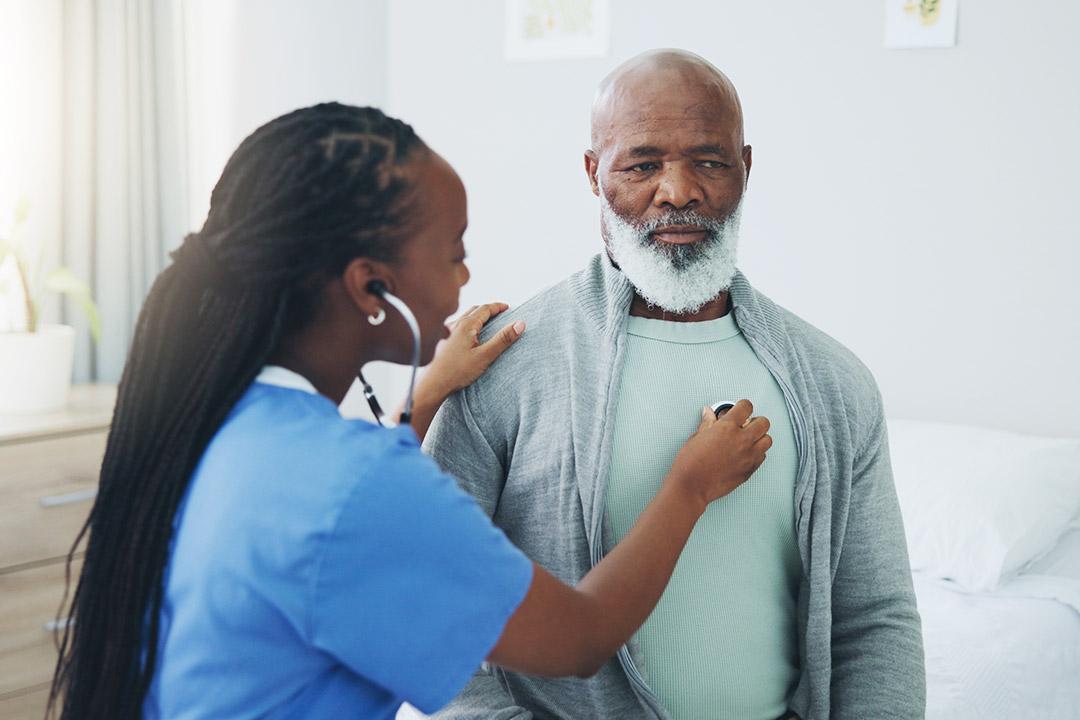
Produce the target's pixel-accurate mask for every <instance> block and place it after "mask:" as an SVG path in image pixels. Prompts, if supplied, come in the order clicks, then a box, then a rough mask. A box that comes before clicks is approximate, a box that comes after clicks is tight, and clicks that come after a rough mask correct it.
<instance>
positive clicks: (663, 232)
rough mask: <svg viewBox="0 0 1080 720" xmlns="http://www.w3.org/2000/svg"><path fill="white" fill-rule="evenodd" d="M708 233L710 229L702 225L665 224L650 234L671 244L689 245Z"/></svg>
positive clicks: (703, 237)
mask: <svg viewBox="0 0 1080 720" xmlns="http://www.w3.org/2000/svg"><path fill="white" fill-rule="evenodd" d="M708 234H709V231H708V230H706V229H705V228H703V227H701V226H700V225H665V226H664V227H660V228H657V229H656V230H653V231H652V232H651V233H650V234H649V235H650V237H652V239H653V240H659V241H660V242H664V243H668V244H670V245H689V244H690V243H696V242H700V241H701V240H704V239H705V237H706V236H707V235H708Z"/></svg>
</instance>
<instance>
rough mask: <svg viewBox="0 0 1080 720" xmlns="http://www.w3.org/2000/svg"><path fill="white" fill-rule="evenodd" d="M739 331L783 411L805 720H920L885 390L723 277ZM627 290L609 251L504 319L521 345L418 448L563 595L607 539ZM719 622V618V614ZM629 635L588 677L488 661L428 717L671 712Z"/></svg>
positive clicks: (911, 603) (460, 398)
mask: <svg viewBox="0 0 1080 720" xmlns="http://www.w3.org/2000/svg"><path fill="white" fill-rule="evenodd" d="M730 294H731V300H732V307H733V312H734V313H735V321H736V323H737V324H738V326H739V328H740V330H741V331H742V333H743V335H744V336H745V338H746V340H747V341H748V342H749V343H750V346H751V347H752V348H753V350H754V352H755V353H756V354H757V356H758V357H759V358H760V359H761V361H762V362H763V363H764V364H765V366H766V367H767V368H768V369H769V370H770V371H771V372H772V374H773V376H774V377H775V378H776V380H777V382H778V384H779V385H780V388H781V389H782V391H783V393H784V396H785V397H786V399H787V402H788V409H789V413H790V417H791V422H792V426H793V427H794V428H795V435H796V438H795V440H796V446H797V449H798V458H799V462H798V467H799V469H798V474H797V478H796V485H795V508H796V519H795V522H796V531H797V534H798V541H799V553H800V556H801V558H802V566H803V569H804V570H803V576H802V581H801V584H800V590H799V599H798V627H799V657H800V667H801V673H800V678H799V683H798V685H797V687H796V689H795V692H794V695H793V697H792V699H791V703H790V705H791V709H792V710H794V711H795V712H797V713H798V714H799V715H800V716H801V717H802V718H804V719H805V720H822V719H824V718H829V717H832V718H921V717H923V714H924V706H925V695H926V687H925V675H924V668H923V648H922V636H921V631H920V621H919V614H918V611H917V610H916V607H915V595H914V592H913V589H912V581H911V575H910V571H909V569H908V559H907V549H906V545H905V543H904V530H903V524H902V521H901V518H900V510H899V506H898V504H897V500H896V491H895V488H894V486H893V480H892V470H891V467H890V465H889V450H888V439H887V436H886V427H885V419H884V413H883V409H882V402H881V396H880V394H879V392H878V389H877V385H876V384H875V382H874V379H873V377H872V376H871V374H870V372H869V371H868V370H867V369H866V367H865V366H864V365H863V364H862V363H861V362H860V361H859V360H858V359H857V358H856V357H855V356H854V355H853V354H852V353H851V352H850V351H848V350H847V349H845V348H844V347H843V346H841V345H840V344H839V343H837V342H836V341H835V340H833V339H832V338H830V337H829V336H827V335H825V334H824V333H822V332H821V331H819V330H817V329H815V328H813V327H811V326H810V325H809V324H807V323H806V322H804V321H803V320H801V319H799V318H798V317H796V316H795V315H793V314H792V313H790V312H788V311H787V310H785V309H783V308H781V307H779V306H778V305H776V304H775V303H773V302H772V301H771V300H769V299H768V298H767V297H765V296H764V295H762V294H760V293H758V292H757V291H756V290H754V289H753V288H752V287H751V286H750V284H749V283H748V282H747V280H746V278H745V277H744V276H743V275H742V274H741V273H740V274H738V275H737V276H736V277H735V279H734V281H733V284H732V287H731V290H730ZM632 297H633V289H632V287H631V285H630V283H629V281H628V280H627V279H626V277H625V276H624V275H623V274H622V273H621V272H620V271H619V270H618V269H617V268H615V267H613V266H612V265H611V263H610V262H609V261H608V259H607V257H606V256H604V255H597V256H595V257H594V258H593V259H592V260H591V261H590V262H589V264H588V266H587V267H586V268H585V269H584V270H582V271H581V272H578V273H576V274H574V275H572V276H571V277H569V278H568V279H567V280H565V281H564V282H562V283H560V284H558V285H556V286H554V287H552V288H550V289H548V290H546V291H544V292H542V293H540V294H539V295H537V296H535V297H534V298H532V299H531V300H529V301H528V302H526V303H525V304H523V305H521V306H520V307H518V308H515V309H514V310H512V311H509V312H506V313H504V314H503V315H502V316H500V317H499V318H497V320H496V321H495V322H493V323H491V324H489V325H488V326H487V327H486V328H485V330H484V337H488V336H490V335H491V334H492V333H494V332H496V331H497V330H498V329H499V328H500V327H502V326H504V325H505V324H506V323H508V322H511V321H512V320H516V319H522V320H524V321H525V322H526V324H527V329H526V331H525V335H524V336H523V337H522V338H521V340H519V341H518V342H517V343H516V344H515V345H514V346H513V347H511V348H510V349H509V350H507V351H506V353H505V354H504V355H503V356H502V357H501V358H500V359H499V360H498V361H496V362H495V364H494V365H493V366H492V367H491V368H490V369H489V370H488V371H487V372H486V373H485V374H484V375H483V376H482V377H481V378H480V379H479V380H478V381H477V382H476V383H474V384H473V385H471V386H470V387H468V388H467V389H466V390H464V391H462V392H460V393H457V394H455V395H454V396H452V397H451V398H450V399H448V400H447V401H446V403H444V405H443V407H442V409H441V410H440V411H439V414H438V415H437V417H436V418H435V421H434V423H433V424H432V426H431V429H430V430H429V432H428V435H427V439H426V442H425V448H426V449H427V450H428V452H430V453H431V454H432V455H433V456H434V457H435V458H436V459H437V460H438V462H439V463H440V464H441V465H442V467H443V468H444V469H445V470H446V471H447V472H449V473H452V474H453V475H454V476H456V477H457V478H459V479H460V482H461V484H462V486H463V487H464V488H465V489H466V490H467V491H468V492H469V493H471V494H472V495H473V496H475V497H476V499H477V501H478V502H479V503H480V505H481V507H483V509H484V510H485V511H486V512H487V513H488V514H490V515H491V516H492V518H493V519H494V521H495V523H496V524H497V525H498V526H499V527H501V528H502V529H503V530H504V531H505V532H506V534H507V536H508V537H509V538H510V540H512V541H513V542H514V543H515V544H516V545H517V546H518V547H520V548H521V549H522V550H524V551H525V553H526V554H527V555H528V556H529V557H530V558H532V559H533V560H534V561H536V562H537V563H539V564H540V565H542V566H544V567H545V568H547V569H548V570H549V571H550V572H552V573H553V574H554V575H556V576H557V577H559V578H560V579H562V580H563V581H564V582H567V583H570V584H574V583H576V582H577V581H578V580H580V579H581V577H582V576H583V575H585V573H586V572H588V570H589V569H590V568H591V567H592V566H593V565H594V564H596V563H597V562H598V561H599V560H600V558H601V556H602V548H603V546H604V542H603V540H604V537H605V536H604V534H603V533H604V532H605V529H604V522H603V515H604V513H603V508H604V497H603V493H604V491H605V488H606V485H607V472H608V468H609V465H610V461H611V431H612V426H613V425H614V423H612V422H609V420H610V419H611V418H612V417H613V414H614V411H615V406H616V400H617V397H616V396H617V393H618V388H619V378H620V372H621V369H622V364H623V356H624V350H625V347H626V342H625V338H626V319H627V317H628V316H629V307H630V301H631V299H632ZM717 611H718V612H723V608H718V609H717ZM637 653H638V650H637V648H636V646H635V644H634V643H633V642H631V643H630V644H629V645H628V646H627V647H624V648H623V649H622V650H621V651H620V652H619V654H618V657H617V658H615V659H612V660H611V661H609V662H608V663H607V664H606V665H605V666H604V667H603V668H602V669H601V671H600V672H599V673H598V674H596V675H595V676H593V677H592V678H589V679H585V680H582V679H577V678H560V679H547V678H539V677H533V676H528V675H522V674H519V673H513V672H509V671H504V670H502V669H500V668H491V667H486V666H485V667H484V668H482V669H481V671H480V672H479V673H478V674H477V675H476V677H474V678H473V680H472V681H471V682H470V684H469V685H468V686H467V687H466V689H465V690H464V691H463V692H462V694H461V695H460V696H459V697H458V698H457V699H456V700H455V701H454V702H453V703H451V704H450V705H449V706H448V707H447V708H446V709H444V710H443V711H441V712H440V713H439V714H438V715H437V716H436V717H439V718H454V719H464V718H476V719H479V718H484V719H485V720H491V719H492V718H495V719H502V720H508V719H510V718H515V719H517V720H526V719H528V718H531V717H536V718H547V717H557V718H619V719H620V720H627V719H630V718H643V719H644V718H650V719H653V718H665V719H666V718H667V714H666V713H665V711H664V709H663V708H662V707H661V705H660V703H659V702H658V701H657V699H656V697H655V696H654V695H653V694H652V692H651V691H650V690H649V688H648V682H647V679H646V678H644V677H643V675H642V667H643V665H642V663H641V662H640V656H638V654H637Z"/></svg>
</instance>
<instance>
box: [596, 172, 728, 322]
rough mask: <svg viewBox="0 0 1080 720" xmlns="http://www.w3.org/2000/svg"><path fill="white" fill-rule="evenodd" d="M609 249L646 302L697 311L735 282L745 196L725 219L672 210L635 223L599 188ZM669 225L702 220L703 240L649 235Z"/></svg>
mask: <svg viewBox="0 0 1080 720" xmlns="http://www.w3.org/2000/svg"><path fill="white" fill-rule="evenodd" d="M600 212H601V216H602V217H603V218H604V227H605V228H606V229H607V241H608V250H609V251H610V252H611V255H612V257H613V259H614V260H615V262H616V263H617V264H618V266H619V268H620V269H621V270H622V271H623V274H625V275H626V277H627V279H629V280H630V283H631V284H632V285H633V286H634V289H635V290H637V293H638V295H640V296H641V297H642V298H643V299H644V300H645V302H647V303H648V304H649V305H652V306H655V307H658V308H660V309H662V310H664V311H666V312H669V313H673V314H675V315H685V314H690V313H695V312H697V311H698V310H700V309H701V308H702V307H703V306H704V305H705V304H706V303H708V302H709V301H710V300H713V299H715V298H716V296H717V295H719V294H720V293H722V292H724V291H725V290H727V289H728V288H730V287H731V280H732V278H734V277H735V272H736V268H735V263H736V255H737V249H738V244H739V221H740V218H741V215H742V201H741V200H740V201H739V204H738V205H737V206H736V207H735V209H734V210H732V211H731V214H730V215H728V216H727V217H726V218H724V219H723V220H717V219H715V218H710V217H707V216H705V215H702V214H701V213H699V212H696V211H694V210H672V211H670V212H668V213H665V214H664V215H663V216H662V217H659V218H655V219H653V220H649V221H648V222H644V223H641V224H639V225H635V224H633V223H631V222H629V221H627V220H624V219H623V218H622V217H621V216H619V214H618V213H616V212H615V210H614V209H613V208H612V207H611V205H610V204H609V203H608V201H607V196H605V195H604V191H603V189H601V191H600ZM665 225H697V226H700V227H701V228H702V229H703V230H706V231H707V232H708V234H707V235H706V236H705V239H704V240H700V241H698V242H696V243H690V244H686V245H673V244H669V243H664V242H662V241H660V240H653V239H652V238H651V237H650V234H651V233H652V232H653V231H655V230H656V229H657V228H660V227H664V226H665Z"/></svg>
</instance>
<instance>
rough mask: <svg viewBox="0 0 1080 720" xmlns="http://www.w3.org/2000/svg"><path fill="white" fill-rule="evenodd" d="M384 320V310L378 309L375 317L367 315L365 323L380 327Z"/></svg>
mask: <svg viewBox="0 0 1080 720" xmlns="http://www.w3.org/2000/svg"><path fill="white" fill-rule="evenodd" d="M385 319H386V310H385V309H384V308H379V312H378V313H377V314H375V315H368V319H367V321H368V322H369V323H371V324H372V325H382V321H383V320H385Z"/></svg>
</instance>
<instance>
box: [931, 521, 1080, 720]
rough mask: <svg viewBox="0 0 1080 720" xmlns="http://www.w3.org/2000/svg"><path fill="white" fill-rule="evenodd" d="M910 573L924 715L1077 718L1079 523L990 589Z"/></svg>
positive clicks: (988, 719) (964, 719)
mask: <svg viewBox="0 0 1080 720" xmlns="http://www.w3.org/2000/svg"><path fill="white" fill-rule="evenodd" d="M914 579H915V593H916V595H917V597H918V601H919V612H920V613H921V615H922V621H923V642H924V645H925V647H926V676H927V712H926V717H927V720H944V719H945V718H949V719H950V720H968V719H969V718H970V719H971V720H974V719H975V718H979V719H980V720H1024V719H1025V718H1032V719H1035V718H1066V719H1069V718H1072V719H1073V720H1080V529H1076V530H1073V531H1070V533H1068V534H1067V536H1066V537H1065V538H1063V539H1062V542H1061V543H1060V544H1059V545H1058V547H1057V548H1056V549H1055V551H1054V552H1052V553H1051V554H1050V555H1048V556H1047V557H1045V558H1043V559H1042V560H1040V561H1037V562H1036V563H1033V564H1032V565H1031V566H1030V567H1029V568H1027V569H1026V570H1025V572H1024V573H1023V574H1021V575H1018V576H1016V577H1015V578H1013V579H1012V580H1009V581H1007V582H1006V583H1005V584H1004V585H1003V586H1002V587H1001V588H999V589H998V590H997V591H995V592H994V593H991V594H977V595H974V594H966V593H962V592H958V591H956V590H955V589H954V588H955V586H952V587H950V583H948V582H947V581H942V580H935V579H932V578H927V577H924V576H922V575H920V574H918V573H916V574H915V575H914Z"/></svg>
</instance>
